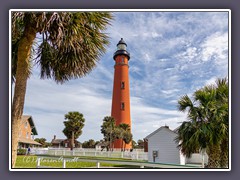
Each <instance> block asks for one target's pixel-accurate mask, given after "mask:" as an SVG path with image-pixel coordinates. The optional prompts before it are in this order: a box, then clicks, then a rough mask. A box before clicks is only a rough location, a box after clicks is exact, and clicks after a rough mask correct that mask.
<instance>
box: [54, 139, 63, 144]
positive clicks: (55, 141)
mask: <svg viewBox="0 0 240 180" xmlns="http://www.w3.org/2000/svg"><path fill="white" fill-rule="evenodd" d="M65 140H66V139H53V140H52V142H51V143H52V144H60V143H62V142H63V141H65Z"/></svg>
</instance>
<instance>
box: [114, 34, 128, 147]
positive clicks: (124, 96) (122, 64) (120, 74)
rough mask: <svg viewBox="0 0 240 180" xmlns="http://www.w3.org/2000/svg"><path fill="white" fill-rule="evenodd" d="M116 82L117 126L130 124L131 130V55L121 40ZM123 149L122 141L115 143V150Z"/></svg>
mask: <svg viewBox="0 0 240 180" xmlns="http://www.w3.org/2000/svg"><path fill="white" fill-rule="evenodd" d="M113 59H114V61H115V65H114V81H113V94H112V112H111V116H112V117H114V119H115V121H116V125H119V124H121V123H125V124H128V125H129V127H130V130H131V116H130V91H129V76H128V71H129V65H128V61H129V59H130V53H129V52H128V51H127V44H126V42H125V41H124V40H123V38H121V40H120V41H119V42H118V44H117V51H116V52H115V53H114V55H113ZM121 147H122V139H118V140H116V141H115V142H114V148H121ZM125 148H126V149H132V143H129V144H126V146H125Z"/></svg>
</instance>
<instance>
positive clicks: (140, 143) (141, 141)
mask: <svg viewBox="0 0 240 180" xmlns="http://www.w3.org/2000/svg"><path fill="white" fill-rule="evenodd" d="M137 144H138V147H139V148H144V141H143V140H142V139H139V140H138V141H137Z"/></svg>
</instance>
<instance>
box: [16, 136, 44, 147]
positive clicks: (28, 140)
mask: <svg viewBox="0 0 240 180" xmlns="http://www.w3.org/2000/svg"><path fill="white" fill-rule="evenodd" d="M18 142H20V143H25V144H35V145H40V146H41V145H42V144H40V143H39V142H37V141H34V140H32V139H26V138H23V137H20V138H19V140H18Z"/></svg>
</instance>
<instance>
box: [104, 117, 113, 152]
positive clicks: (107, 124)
mask: <svg viewBox="0 0 240 180" xmlns="http://www.w3.org/2000/svg"><path fill="white" fill-rule="evenodd" d="M116 129H117V127H116V124H115V119H114V118H113V117H112V116H106V117H104V119H103V124H102V125H101V133H102V134H103V136H104V139H105V141H107V142H108V148H110V149H113V142H114V141H115V139H116V138H117V136H116V133H115V131H116Z"/></svg>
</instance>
